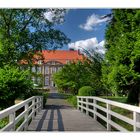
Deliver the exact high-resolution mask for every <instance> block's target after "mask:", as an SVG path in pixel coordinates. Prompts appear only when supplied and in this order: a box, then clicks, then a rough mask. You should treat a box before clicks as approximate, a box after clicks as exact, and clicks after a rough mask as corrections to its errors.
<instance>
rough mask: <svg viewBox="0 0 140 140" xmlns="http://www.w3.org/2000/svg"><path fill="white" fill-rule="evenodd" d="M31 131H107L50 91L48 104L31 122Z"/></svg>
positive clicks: (29, 128)
mask: <svg viewBox="0 0 140 140" xmlns="http://www.w3.org/2000/svg"><path fill="white" fill-rule="evenodd" d="M28 130H29V131H106V129H105V128H104V127H103V126H102V125H100V124H99V123H98V122H96V121H95V120H94V119H93V118H91V117H89V116H87V115H85V114H84V113H81V112H80V111H79V110H76V109H74V108H73V107H72V106H71V105H70V104H68V102H67V101H66V100H65V99H64V97H63V96H60V95H59V94H57V93H50V95H49V97H48V100H47V105H46V107H45V109H44V110H42V111H41V112H40V113H39V114H38V115H37V116H36V117H35V118H34V120H33V121H32V122H31V124H30V125H29V127H28Z"/></svg>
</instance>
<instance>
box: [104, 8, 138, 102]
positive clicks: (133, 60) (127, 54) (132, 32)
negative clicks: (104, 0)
mask: <svg viewBox="0 0 140 140" xmlns="http://www.w3.org/2000/svg"><path fill="white" fill-rule="evenodd" d="M112 16H113V17H112V20H111V22H110V23H109V25H108V27H107V30H106V45H105V47H106V49H107V51H106V55H105V61H104V63H103V67H102V73H103V82H104V84H105V85H106V88H108V89H110V90H111V92H112V93H113V94H115V95H116V96H118V95H122V94H126V95H127V96H128V101H129V102H130V103H138V102H139V101H138V100H139V98H140V80H139V77H140V69H139V65H140V57H139V54H140V51H139V47H140V44H139V42H140V41H139V40H140V28H139V26H140V20H139V18H140V10H137V9H115V10H113V11H112Z"/></svg>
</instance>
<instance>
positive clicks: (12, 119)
mask: <svg viewBox="0 0 140 140" xmlns="http://www.w3.org/2000/svg"><path fill="white" fill-rule="evenodd" d="M23 107H24V111H23V112H21V113H20V114H18V116H16V111H18V110H19V109H21V108H23ZM42 107H43V96H33V97H31V98H29V99H26V100H24V101H22V102H20V103H18V104H16V105H13V106H11V107H9V108H7V109H4V110H2V111H0V119H3V118H6V117H9V123H8V124H7V125H6V126H5V127H4V128H2V129H1V130H0V131H15V130H16V131H21V130H27V128H28V122H29V120H30V119H31V118H33V117H34V116H35V115H36V114H37V113H38V112H39V111H40V110H41V109H42ZM22 118H24V121H23V122H22V124H20V125H19V126H18V127H17V128H16V124H17V123H18V122H19V121H21V119H22Z"/></svg>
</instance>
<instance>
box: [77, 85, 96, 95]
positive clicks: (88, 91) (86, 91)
mask: <svg viewBox="0 0 140 140" xmlns="http://www.w3.org/2000/svg"><path fill="white" fill-rule="evenodd" d="M78 95H79V96H95V95H96V93H95V90H94V89H93V88H92V87H90V86H84V87H81V88H80V89H79V91H78Z"/></svg>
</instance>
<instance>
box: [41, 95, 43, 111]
mask: <svg viewBox="0 0 140 140" xmlns="http://www.w3.org/2000/svg"><path fill="white" fill-rule="evenodd" d="M41 109H43V96H41Z"/></svg>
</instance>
